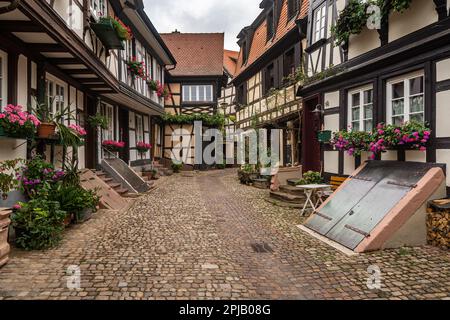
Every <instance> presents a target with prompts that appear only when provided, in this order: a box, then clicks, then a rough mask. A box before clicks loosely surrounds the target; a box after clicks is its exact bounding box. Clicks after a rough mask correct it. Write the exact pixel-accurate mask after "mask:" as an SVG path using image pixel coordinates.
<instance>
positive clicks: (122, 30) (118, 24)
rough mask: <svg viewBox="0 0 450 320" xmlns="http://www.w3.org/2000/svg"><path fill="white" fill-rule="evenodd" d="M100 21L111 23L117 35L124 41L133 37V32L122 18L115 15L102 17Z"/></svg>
mask: <svg viewBox="0 0 450 320" xmlns="http://www.w3.org/2000/svg"><path fill="white" fill-rule="evenodd" d="M100 23H111V24H112V25H113V27H114V29H115V30H116V34H117V37H118V38H119V39H120V40H122V41H128V40H131V39H133V33H132V32H131V29H130V27H128V26H127V25H125V24H124V23H123V22H122V21H121V20H120V19H117V18H113V17H110V16H108V17H102V18H100Z"/></svg>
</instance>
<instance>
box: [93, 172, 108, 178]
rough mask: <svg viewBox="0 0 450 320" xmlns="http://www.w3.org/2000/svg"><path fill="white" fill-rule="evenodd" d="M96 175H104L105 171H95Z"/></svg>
mask: <svg viewBox="0 0 450 320" xmlns="http://www.w3.org/2000/svg"><path fill="white" fill-rule="evenodd" d="M95 175H96V176H97V177H106V173H105V172H103V171H95Z"/></svg>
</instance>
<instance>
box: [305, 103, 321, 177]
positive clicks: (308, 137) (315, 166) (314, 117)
mask: <svg viewBox="0 0 450 320" xmlns="http://www.w3.org/2000/svg"><path fill="white" fill-rule="evenodd" d="M318 104H319V97H318V96H317V97H314V98H312V99H310V100H306V101H305V104H304V112H303V126H302V127H303V141H302V144H303V147H302V153H303V156H302V158H303V161H302V162H303V163H302V164H303V172H306V171H310V170H311V171H317V172H320V171H322V170H321V169H322V165H321V161H320V143H319V140H318V138H317V133H318V132H319V131H320V128H321V115H320V114H315V113H313V111H314V110H315V109H316V106H317V105H318Z"/></svg>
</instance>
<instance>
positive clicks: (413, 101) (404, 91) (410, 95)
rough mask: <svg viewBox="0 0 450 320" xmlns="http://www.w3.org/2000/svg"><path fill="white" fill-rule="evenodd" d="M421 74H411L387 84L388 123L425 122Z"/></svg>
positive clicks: (423, 84) (422, 78)
mask: <svg viewBox="0 0 450 320" xmlns="http://www.w3.org/2000/svg"><path fill="white" fill-rule="evenodd" d="M424 80H425V79H424V76H423V74H413V75H410V76H407V77H404V78H403V79H398V80H392V81H390V82H388V87H387V99H388V101H387V118H388V123H390V124H395V125H401V124H402V123H404V122H408V121H419V122H424V121H425V92H424V86H425V81H424Z"/></svg>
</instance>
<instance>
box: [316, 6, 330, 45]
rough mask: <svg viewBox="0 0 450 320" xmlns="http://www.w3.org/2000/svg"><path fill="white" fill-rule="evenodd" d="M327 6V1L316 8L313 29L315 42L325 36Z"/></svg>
mask: <svg viewBox="0 0 450 320" xmlns="http://www.w3.org/2000/svg"><path fill="white" fill-rule="evenodd" d="M326 12H327V6H326V3H324V4H323V5H321V6H320V7H319V8H317V9H316V10H314V15H313V16H314V29H313V36H314V38H313V39H314V40H313V42H317V41H319V40H320V39H323V38H325V21H326V20H325V19H326Z"/></svg>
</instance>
